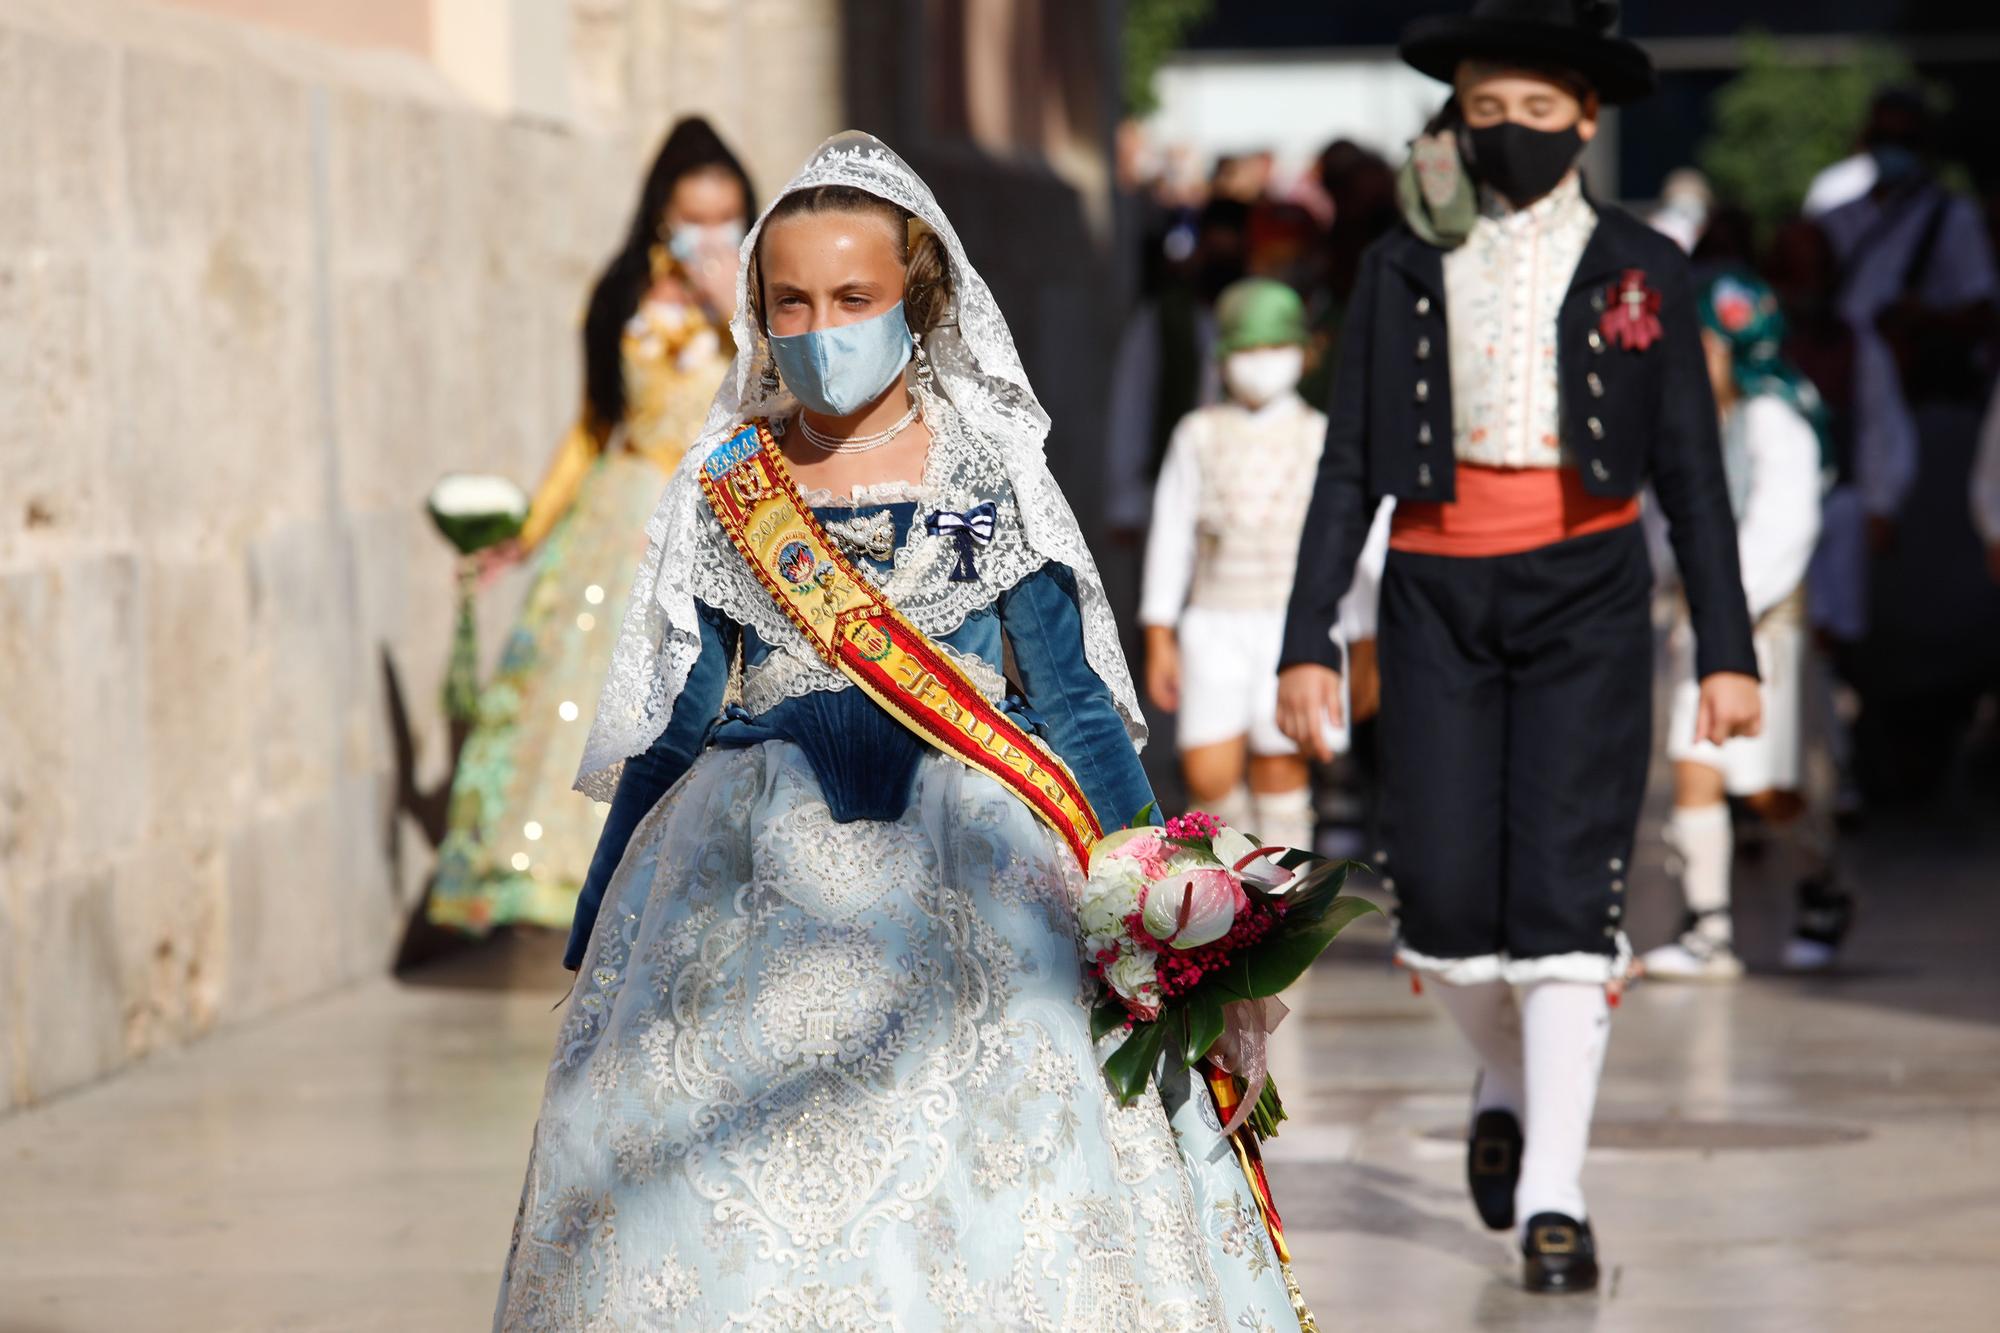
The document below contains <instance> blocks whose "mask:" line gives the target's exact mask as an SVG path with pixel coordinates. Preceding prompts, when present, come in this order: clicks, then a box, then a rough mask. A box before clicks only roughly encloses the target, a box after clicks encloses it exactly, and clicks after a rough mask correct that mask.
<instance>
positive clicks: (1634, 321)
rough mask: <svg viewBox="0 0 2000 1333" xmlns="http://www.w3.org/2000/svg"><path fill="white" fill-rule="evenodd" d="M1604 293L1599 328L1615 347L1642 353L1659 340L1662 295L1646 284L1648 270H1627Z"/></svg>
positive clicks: (1598, 321) (1598, 322)
mask: <svg viewBox="0 0 2000 1333" xmlns="http://www.w3.org/2000/svg"><path fill="white" fill-rule="evenodd" d="M1604 294H1605V298H1606V299H1605V309H1604V313H1603V314H1602V315H1601V316H1599V317H1598V320H1597V327H1598V330H1599V331H1600V332H1602V333H1603V334H1604V336H1605V337H1606V338H1608V339H1610V340H1611V342H1612V345H1613V346H1616V347H1622V348H1624V349H1625V350H1626V351H1628V352H1643V351H1645V350H1646V349H1647V348H1648V347H1651V346H1652V345H1653V344H1654V343H1656V342H1658V341H1659V340H1660V332H1661V330H1660V294H1659V292H1658V291H1656V290H1654V289H1653V288H1651V287H1648V286H1647V285H1646V270H1644V269H1642V268H1628V269H1626V270H1625V271H1624V272H1623V273H1621V274H1619V275H1618V281H1616V282H1614V283H1612V284H1611V286H1610V287H1608V288H1607V289H1606V290H1605V293H1604Z"/></svg>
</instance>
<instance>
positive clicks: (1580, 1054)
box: [1445, 981, 1611, 1227]
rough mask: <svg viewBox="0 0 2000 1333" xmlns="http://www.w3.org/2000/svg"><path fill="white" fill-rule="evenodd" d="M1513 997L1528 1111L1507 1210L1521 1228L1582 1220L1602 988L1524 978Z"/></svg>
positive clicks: (1599, 1058)
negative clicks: (1554, 1219) (1536, 1222)
mask: <svg viewBox="0 0 2000 1333" xmlns="http://www.w3.org/2000/svg"><path fill="white" fill-rule="evenodd" d="M1445 989H1449V988H1448V987H1447V988H1445ZM1520 1002H1521V1036H1522V1049H1523V1052H1524V1054H1525V1062H1524V1063H1525V1069H1526V1083H1527V1093H1528V1109H1527V1115H1526V1117H1525V1123H1524V1129H1525V1133H1526V1138H1527V1143H1526V1146H1525V1148H1524V1150H1523V1152H1522V1154H1521V1184H1520V1188H1519V1189H1518V1190H1517V1191H1516V1192H1515V1195H1514V1213H1515V1216H1516V1217H1518V1218H1519V1219H1520V1221H1521V1225H1522V1226H1523V1227H1526V1225H1527V1223H1528V1219H1530V1218H1532V1217H1534V1216H1535V1215H1536V1214H1537V1213H1563V1214H1566V1215H1568V1216H1570V1217H1574V1218H1576V1219H1578V1220H1579V1221H1581V1220H1582V1219H1583V1218H1584V1217H1585V1216H1586V1214H1585V1211H1584V1202H1583V1154H1584V1150H1585V1149H1586V1148H1588V1147H1589V1146H1590V1117H1591V1114H1592V1113H1593V1112H1594V1111H1595V1109H1596V1107H1597V1081H1598V1077H1599V1076H1600V1075H1601V1074H1602V1073H1603V1071H1604V1048H1605V1045H1606V1043H1607V1040H1608V1038H1609V1037H1610V1033H1611V1011H1610V1008H1609V1006H1608V1005H1606V1003H1605V1000H1604V987H1602V986H1598V985H1593V984H1590V983H1587V982H1578V981H1537V982H1531V983H1530V984H1528V985H1527V986H1524V987H1522V990H1521V1001H1520Z"/></svg>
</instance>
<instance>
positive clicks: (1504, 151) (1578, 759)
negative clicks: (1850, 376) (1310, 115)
mask: <svg viewBox="0 0 2000 1333" xmlns="http://www.w3.org/2000/svg"><path fill="white" fill-rule="evenodd" d="M1614 16H1615V7H1614V6H1612V5H1610V4H1607V3H1603V0H1480V3H1478V4H1476V5H1475V6H1474V9H1473V12H1472V14H1471V15H1470V16H1469V17H1464V18H1456V17H1455V18H1446V19H1429V20H1422V21H1419V22H1418V23H1417V24H1415V25H1413V26H1412V27H1411V28H1410V30H1409V31H1408V32H1407V33H1406V35H1405V38H1404V41H1403V47H1402V50H1403V56H1404V58H1405V59H1406V60H1408V61H1409V62H1410V63H1411V64H1412V65H1414V66H1416V68H1418V69H1420V70H1422V71H1424V72H1425V73H1427V74H1432V75H1434V76H1436V77H1438V78H1441V79H1446V80H1450V81H1451V82H1452V83H1453V85H1454V91H1455V101H1454V104H1453V105H1450V106H1448V107H1447V108H1446V111H1445V113H1443V114H1442V115H1441V116H1440V118H1439V120H1438V121H1437V122H1434V123H1433V127H1432V128H1433V130H1434V131H1435V133H1434V134H1432V135H1430V136H1427V137H1426V138H1425V139H1421V140H1419V141H1418V144H1417V145H1416V147H1415V149H1414V152H1413V157H1412V166H1411V168H1410V169H1408V171H1409V174H1408V177H1407V181H1406V189H1405V190H1404V192H1403V198H1404V205H1405V209H1404V212H1405V218H1406V224H1405V225H1404V226H1402V227H1399V228H1398V229H1397V230H1395V231H1393V232H1391V233H1390V234H1389V235H1388V236H1386V237H1384V238H1383V239H1382V240H1381V241H1379V242H1377V243H1376V244H1375V245H1374V246H1373V247H1372V248H1371V249H1370V250H1369V252H1368V254H1367V256H1366V257H1365V259H1364V260H1363V263H1362V272H1361V276H1360V280H1359V283H1358V285H1357V288H1356V291H1355V296H1354V301H1353V304H1352V307H1351V309H1350V313H1349V316H1348V320H1347V324H1346V328H1345V330H1344V331H1343V337H1342V342H1341V350H1340V362H1339V368H1338V371H1337V374H1336V378H1335V381H1334V388H1333V396H1332V400H1331V402H1330V404H1329V406H1328V413H1329V417H1330V424H1329V428H1328V431H1327V441H1326V448H1325V451H1324V453H1323V454H1322V456H1321V461H1320V466H1319V475H1318V478H1317V481H1316V484H1315V489H1314V492H1313V499H1312V506H1311V509H1310V511H1309V513H1308V516H1307V519H1306V527H1305V535H1304V537H1303V539H1302V542H1301V545H1300V550H1299V566H1298V573H1297V579H1296V582H1295V583H1294V585H1293V587H1294V590H1293V594H1292V600H1291V606H1290V609H1289V613H1288V619H1287V625H1286V631H1285V647H1284V654H1283V659H1282V663H1283V664H1282V666H1281V670H1280V693H1279V721H1280V725H1281V726H1282V727H1283V728H1284V729H1285V730H1286V732H1287V733H1288V734H1289V735H1290V736H1291V737H1292V738H1293V739H1294V740H1295V741H1297V742H1298V743H1299V744H1300V745H1301V746H1302V747H1304V748H1305V749H1307V750H1311V751H1316V752H1318V753H1320V754H1322V755H1324V754H1325V753H1326V749H1327V747H1326V743H1325V737H1326V734H1327V733H1328V731H1329V730H1330V723H1331V721H1332V720H1333V717H1334V714H1335V710H1336V709H1337V708H1338V703H1337V701H1338V699H1339V676H1338V675H1337V668H1338V665H1339V661H1340V658H1339V648H1338V646H1337V644H1336V642H1335V641H1334V636H1333V632H1332V631H1333V626H1334V624H1335V617H1336V609H1335V608H1336V605H1337V603H1338V601H1339V599H1340V596H1341V594H1342V593H1344V592H1345V591H1346V590H1347V586H1348V583H1349V581H1350V579H1351V577H1352V574H1353V570H1354V564H1355V559H1356V556H1357V554H1358V553H1359V551H1360V549H1361V546H1362V542H1363V540H1364V538H1365V537H1366V535H1367V531H1368V526H1369V521H1370V519H1371V517H1372V515H1373V514H1374V512H1375V508H1376V504H1377V502H1378V501H1379V500H1380V499H1381V497H1383V496H1395V497H1396V500H1397V508H1396V514H1395V526H1394V529H1393V534H1392V538H1391V542H1390V554H1389V561H1388V567H1387V569H1386V571H1385V573H1384V576H1383V582H1382V592H1381V613H1380V623H1379V631H1378V634H1379V637H1378V641H1377V642H1378V650H1377V651H1378V654H1379V663H1380V671H1381V689H1382V704H1381V720H1380V723H1379V727H1378V744H1379V746H1380V750H1381V759H1382V772H1383V781H1384V795H1385V799H1386V805H1387V814H1388V822H1389V828H1390V831H1391V833H1390V839H1389V842H1390V861H1389V864H1388V866H1387V867H1386V869H1387V871H1388V872H1389V873H1390V874H1391V875H1392V876H1393V879H1394V882H1395V886H1396V892H1397V896H1398V928H1399V934H1400V941H1399V956H1400V959H1401V961H1402V962H1403V963H1404V964H1405V965H1406V966H1408V967H1410V968H1412V969H1414V970H1415V971H1416V972H1417V973H1418V974H1420V975H1423V976H1425V977H1428V978H1429V979H1431V980H1432V981H1434V982H1436V983H1439V984H1436V985H1434V986H1433V987H1432V989H1433V990H1434V991H1435V992H1436V993H1437V994H1438V996H1439V998H1440V1000H1441V1001H1442V1003H1443V1005H1444V1007H1445V1009H1446V1010H1447V1012H1448V1013H1449V1014H1450V1015H1451V1017H1452V1018H1453V1020H1454V1021H1455V1022H1456V1023H1457V1025H1458V1026H1459V1028H1460V1029H1461V1031H1463V1032H1464V1034H1465V1036H1466V1038H1467V1040H1468V1041H1469V1042H1470V1044H1471V1045H1472V1047H1473V1050H1474V1052H1475V1054H1476V1055H1477V1056H1478V1058H1479V1061H1480V1077H1479V1081H1478V1085H1477V1089H1476V1092H1475V1099H1474V1114H1473V1123H1472V1132H1471V1138H1470V1143H1469V1153H1468V1161H1467V1173H1468V1182H1469V1184H1470V1186H1471V1189H1472V1194H1473V1200H1474V1203H1475V1205H1476V1206H1477V1207H1478V1209H1479V1212H1480V1214H1481V1216H1482V1217H1483V1218H1484V1219H1485V1220H1486V1222H1487V1224H1488V1225H1490V1226H1492V1227H1495V1228H1496V1229H1499V1228H1511V1227H1513V1226H1514V1225H1515V1224H1516V1219H1517V1218H1518V1219H1520V1230H1521V1243H1522V1250H1523V1254H1524V1258H1525V1274H1526V1282H1527V1285H1528V1287H1529V1288H1530V1289H1531V1290H1537V1291H1574V1290H1588V1289H1589V1288H1591V1287H1592V1286H1594V1285H1595V1284H1596V1281H1597V1263H1596V1256H1595V1245H1594V1240H1593V1237H1592V1233H1591V1228H1590V1224H1589V1221H1588V1217H1587V1214H1586V1209H1585V1207H1584V1200H1583V1192H1582V1187H1581V1172H1582V1166H1583V1154H1584V1147H1585V1144H1586V1143H1587V1141H1588V1138H1589V1129H1590V1118H1591V1114H1592V1110H1593V1108H1594V1105H1595V1100H1596V1091H1597V1080H1598V1074H1599V1071H1600V1069H1601V1068H1602V1062H1603V1056H1604V1046H1605V1040H1606V1037H1607V1035H1608V1030H1609V1012H1608V1006H1607V992H1609V991H1611V990H1614V989H1615V988H1616V987H1617V986H1618V985H1619V984H1621V983H1622V982H1623V980H1624V979H1625V974H1626V970H1627V967H1628V965H1629V962H1630V957H1631V953H1630V949H1629V947H1628V945H1627V943H1626V940H1625V935H1624V931H1623V928H1622V927H1623V917H1624V911H1625V890H1626V877H1627V867H1628V863H1629V862H1630V860H1631V857H1632V842H1633V838H1634V835H1635V832H1636V827H1637V824H1638V815H1639V806H1640V802H1641V799H1642V797H1643V795H1644V791H1645V781H1646V771H1647V760H1648V756H1649V750H1650V745H1651V690H1650V679H1651V671H1652V633H1651V622H1650V617H1649V614H1648V606H1649V594H1650V590H1651V586H1652V573H1651V568H1650V565H1649V562H1648V560H1647V556H1646V550H1645V543H1644V541H1643V538H1642V537H1641V534H1640V529H1639V525H1638V522H1637V520H1638V517H1639V501H1638V494H1639V491H1640V489H1641V487H1642V486H1643V485H1645V484H1646V482H1648V481H1649V480H1650V482H1651V483H1652V486H1653V489H1654V493H1655V494H1656V495H1657V496H1658V497H1659V501H1660V505H1661V508H1662V509H1663V510H1664V511H1665V513H1666V516H1667V518H1668V520H1669V522H1670V524H1671V529H1672V535H1673V544H1674V551H1675V555H1676V557H1677V559H1678V561H1679V564H1680V569H1681V576H1682V579H1683V581H1684V583H1685V586H1686V588H1687V593H1688V600H1689V603H1690V606H1691V609H1692V615H1693V621H1694V626H1695V629H1696V633H1697V639H1698V643H1699V670H1700V672H1701V675H1702V678H1703V679H1702V687H1701V689H1702V694H1701V720H1700V731H1701V733H1702V734H1703V735H1704V736H1707V737H1709V738H1711V739H1714V740H1716V741H1718V742H1719V741H1722V740H1724V739H1727V738H1728V737H1730V736H1734V735H1742V734H1751V733H1754V732H1755V731H1756V729H1757V727H1758V725H1759V712H1760V703H1759V698H1758V690H1757V682H1756V659H1755V655H1754V653H1753V651H1752V648H1751V639H1750V621H1749V615H1748V612H1747V610H1746V608H1745V605H1744V598H1743V584H1742V579H1741V577H1740V576H1739V574H1738V571H1737V558H1736V530H1735V524H1734V521H1733V519H1732V518H1731V514H1730V505H1729V495H1728V490H1727V485H1726V482H1725V480H1724V476H1723V466H1722V454H1721V447H1720V444H1719V442H1718V439H1717V420H1716V410H1715V403H1714V400H1713V398H1712V396H1711V393H1710V390H1709V385H1708V379H1707V375H1706V372H1705V370H1704V368H1703V362H1702V353H1701V346H1700V341H1699V335H1698V332H1697V329H1696V324H1695V315H1694V303H1693V295H1694V293H1693V290H1692V284H1691V282H1690V279H1689V275H1688V271H1687V266H1686V263H1685V261H1684V259H1683V258H1682V256H1681V254H1680V251H1679V250H1678V249H1677V248H1676V247H1675V246H1674V245H1673V244H1672V243H1671V242H1670V241H1667V240H1666V239H1664V238H1662V237H1660V236H1658V235H1656V234H1655V233H1653V232H1652V231H1651V230H1650V229H1648V228H1647V227H1645V226H1644V225H1642V224H1641V223H1639V222H1637V221H1636V220H1634V219H1632V218H1631V217H1629V216H1627V215H1626V214H1624V213H1622V212H1620V211H1618V210H1617V209H1614V208H1610V207H1606V206H1603V205H1600V204H1597V203H1595V202H1594V201H1592V200H1591V199H1590V198H1589V197H1588V196H1587V195H1586V194H1585V193H1584V192H1583V189H1582V186H1581V182H1580V180H1579V178H1578V175H1577V172H1576V168H1575V163H1576V159H1577V156H1578V155H1579V153H1580V152H1581V150H1582V148H1583V145H1584V143H1586V142H1587V141H1588V140H1589V139H1590V138H1591V137H1592V136H1593V135H1594V134H1595V133H1596V129H1597V111H1598V107H1599V105H1600V103H1604V102H1612V103H1616V102H1622V101H1629V100H1632V99H1634V98H1637V97H1640V96H1643V95H1644V94H1646V93H1647V92H1649V91H1651V88H1652V86H1653V72H1652V66H1651V62H1650V61H1649V60H1648V59H1647V57H1646V55H1645V53H1644V52H1643V51H1642V50H1641V49H1640V48H1639V47H1637V46H1636V45H1634V44H1632V43H1631V42H1628V41H1624V40H1622V39H1620V38H1617V37H1614V36H1612V35H1610V31H1609V30H1610V26H1611V23H1612V20H1613V17H1614ZM1517 990H1518V994H1517ZM1524 1131H1525V1137H1524Z"/></svg>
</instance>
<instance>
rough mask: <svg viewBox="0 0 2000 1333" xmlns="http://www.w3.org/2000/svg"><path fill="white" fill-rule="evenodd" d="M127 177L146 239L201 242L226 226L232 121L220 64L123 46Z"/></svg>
mask: <svg viewBox="0 0 2000 1333" xmlns="http://www.w3.org/2000/svg"><path fill="white" fill-rule="evenodd" d="M123 60H124V78H123V93H124V106H123V110H124V116H123V118H122V122H121V125H120V131H119V132H120V137H121V138H122V139H123V141H124V148H125V181H126V186H125V188H126V196H127V202H128V206H129V208H130V210H131V213H130V223H131V227H132V232H133V235H134V236H135V237H136V238H137V239H138V241H139V242H140V244H142V245H145V246H148V247H152V248H167V249H181V250H190V249H199V248H201V247H203V246H205V245H207V244H208V242H209V241H210V239H211V238H213V237H215V236H220V235H222V234H224V233H225V232H227V231H228V230H229V228H230V227H231V225H232V219H231V218H230V217H229V205H230V202H231V195H232V193H233V190H232V188H231V187H232V181H231V166H230V161H229V157H230V153H231V152H232V150H233V148H234V146H235V145H236V144H237V143H239V142H241V137H240V136H241V131H240V129H239V127H238V126H236V125H235V124H233V123H232V113H233V111H234V110H235V108H234V107H233V106H232V99H231V97H230V93H229V84H228V80H227V79H226V78H225V77H223V75H222V72H221V71H220V70H218V69H217V68H215V67H214V66H211V65H208V64H205V63H202V62H198V61H193V60H189V59H185V58H181V57H176V56H169V55H164V54H159V53H155V52H152V51H145V50H128V51H126V52H125V53H124V56H123Z"/></svg>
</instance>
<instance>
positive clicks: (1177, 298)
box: [1104, 199, 1250, 545]
mask: <svg viewBox="0 0 2000 1333" xmlns="http://www.w3.org/2000/svg"><path fill="white" fill-rule="evenodd" d="M1249 223H1250V209H1249V207H1248V206H1247V205H1245V204H1242V203H1239V202H1237V201H1236V200H1233V199H1211V200H1209V201H1208V202H1207V203H1206V204H1204V205H1203V206H1202V207H1201V208H1200V210H1199V211H1198V212H1196V213H1195V214H1194V215H1193V218H1192V220H1191V222H1190V223H1189V224H1188V230H1187V233H1186V235H1185V238H1184V239H1183V240H1178V241H1177V233H1176V232H1174V231H1169V232H1168V233H1167V236H1166V238H1165V243H1166V246H1167V249H1166V251H1165V254H1164V259H1165V263H1164V265H1163V270H1164V276H1163V277H1162V280H1161V283H1160V287H1159V290H1158V291H1157V292H1156V293H1155V294H1154V295H1153V296H1152V298H1151V299H1149V300H1145V301H1142V302H1140V304H1139V306H1138V308H1137V309H1135V310H1134V311H1133V312H1132V315H1131V317H1130V318H1129V319H1128V320H1127V321H1126V323H1125V331H1124V333H1123V334H1122V335H1121V336H1120V338H1119V343H1118V356H1117V359H1116V361H1115V362H1114V363H1113V365H1112V368H1111V422H1110V427H1109V429H1108V432H1107V437H1106V440H1105V446H1104V466H1105V498H1104V516H1105V523H1106V525H1107V526H1108V527H1109V528H1110V529H1111V535H1112V538H1113V539H1114V540H1116V541H1119V542H1122V543H1125V544H1126V545H1136V544H1137V543H1139V542H1140V541H1142V540H1143V539H1144V537H1145V533H1146V524H1147V520H1148V515H1149V514H1150V513H1151V511H1152V498H1153V482H1154V480H1155V479H1156V478H1157V477H1158V476H1159V474H1160V464H1161V462H1162V461H1163V460H1164V459H1165V458H1166V455H1167V441H1168V440H1169V439H1170V438H1171V437H1172V435H1173V430H1174V427H1175V426H1176V425H1178V424H1179V423H1180V419H1181V418H1182V417H1184V416H1186V415H1187V414H1188V413H1189V412H1191V411H1193V410H1194V409H1195V408H1197V407H1202V406H1205V405H1207V404H1209V403H1212V402H1215V401H1216V399H1217V398H1218V397H1219V396H1220V393H1221V382H1220V379H1219V377H1218V374H1217V367H1216V361H1215V356H1214V351H1215V300H1216V298H1217V297H1218V296H1220V295H1221V294H1222V289H1223V288H1225V287H1227V286H1228V285H1229V284H1230V283H1232V282H1234V281H1236V279H1238V278H1240V277H1242V276H1243V273H1244V267H1245V263H1246V248H1247V241H1248V236H1247V233H1248V229H1249Z"/></svg>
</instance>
